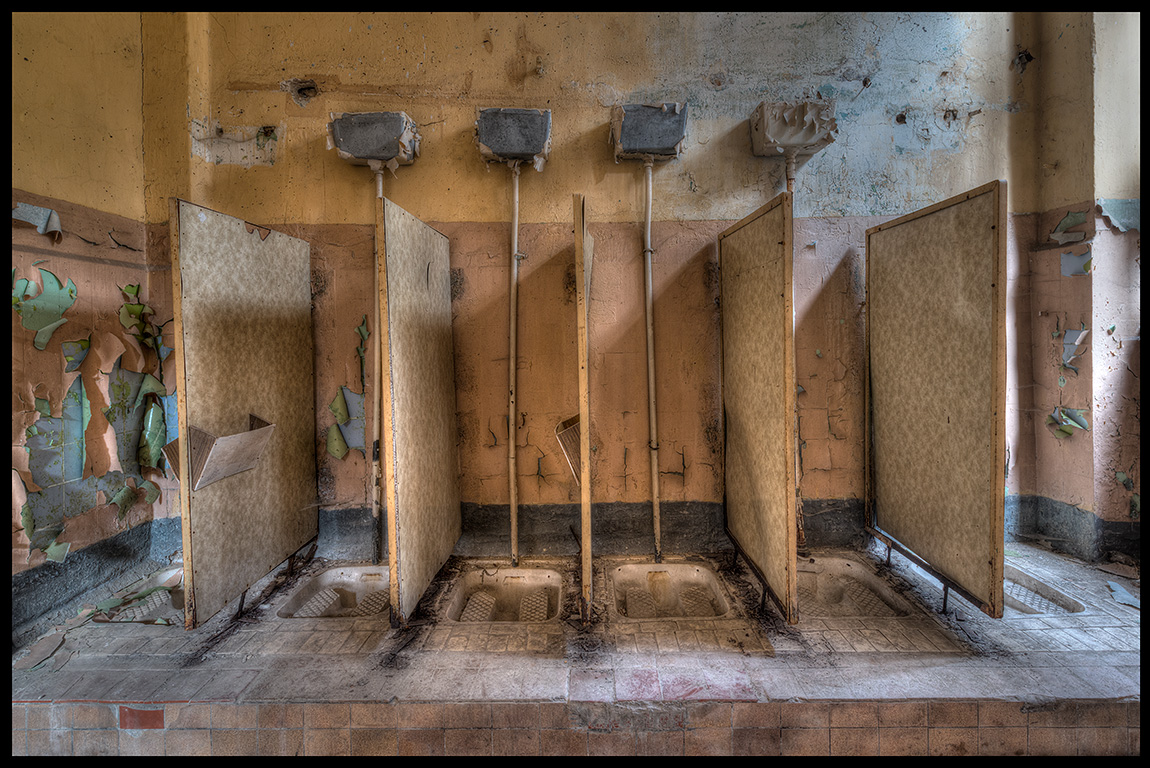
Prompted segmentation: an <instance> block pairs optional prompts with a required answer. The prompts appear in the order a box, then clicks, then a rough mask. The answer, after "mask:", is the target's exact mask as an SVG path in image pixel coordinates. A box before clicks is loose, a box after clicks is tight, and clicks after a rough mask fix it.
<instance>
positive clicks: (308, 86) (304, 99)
mask: <svg viewBox="0 0 1150 768" xmlns="http://www.w3.org/2000/svg"><path fill="white" fill-rule="evenodd" d="M280 90H282V91H287V92H288V93H289V94H291V100H292V101H294V102H295V103H296V104H298V105H299V106H301V107H305V106H307V103H308V102H309V101H311V100H312V99H314V98H315V97H316V96H319V86H318V85H317V84H316V82H315V80H311V79H301V78H298V77H293V78H290V79H288V80H284V81H283V82H281V83H280Z"/></svg>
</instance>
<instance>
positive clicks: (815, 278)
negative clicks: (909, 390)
mask: <svg viewBox="0 0 1150 768" xmlns="http://www.w3.org/2000/svg"><path fill="white" fill-rule="evenodd" d="M887 218H889V217H886V218H883V217H869V218H842V219H798V220H797V221H796V222H795V233H794V259H795V261H794V281H795V287H794V306H795V376H796V378H797V380H798V385H799V386H800V387H802V391H801V392H800V393H799V395H798V397H797V400H796V402H797V404H798V411H799V457H800V465H799V470H800V471H799V489H800V493H801V495H802V497H803V498H809V499H842V498H852V499H859V498H862V497H863V494H864V492H865V486H864V477H863V462H864V460H865V459H864V450H863V422H864V418H863V414H864V410H863V409H864V404H865V387H864V380H863V377H864V375H865V360H864V354H865V344H864V334H865V326H864V320H865V304H866V296H865V292H866V264H865V258H864V255H865V252H866V230H867V228H869V227H872V226H875V225H877V224H879V223H881V222H883V221H886V220H887Z"/></svg>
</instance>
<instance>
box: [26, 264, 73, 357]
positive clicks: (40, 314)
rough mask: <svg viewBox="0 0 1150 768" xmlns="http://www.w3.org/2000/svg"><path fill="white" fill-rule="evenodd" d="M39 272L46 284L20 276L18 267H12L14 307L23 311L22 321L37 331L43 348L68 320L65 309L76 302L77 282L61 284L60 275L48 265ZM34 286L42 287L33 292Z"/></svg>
mask: <svg viewBox="0 0 1150 768" xmlns="http://www.w3.org/2000/svg"><path fill="white" fill-rule="evenodd" d="M39 272H40V281H41V283H42V284H43V287H41V286H37V285H36V284H35V283H33V282H32V281H31V280H28V279H26V278H21V279H20V280H17V279H16V270H15V269H13V270H12V308H13V309H15V310H16V314H18V315H20V318H21V324H22V325H23V326H24V327H25V328H27V329H28V330H30V331H35V332H36V338H35V340H34V341H33V344H34V346H35V347H36V349H44V348H45V347H47V346H48V339H50V338H51V336H52V333H53V332H54V331H55V330H56V329H57V328H59V327H60V326H61V325H63V324H64V323H66V322H68V320H67V319H66V318H65V317H64V313H65V312H66V311H67V310H68V309H70V308H71V307H72V305H73V304H75V303H76V285H75V283H73V282H72V281H71V280H68V283H67V285H62V284H61V283H60V278H58V277H56V276H55V275H54V274H52V273H51V272H49V271H48V270H46V269H40V270H39ZM35 288H39V289H40V290H39V291H37V292H36V293H32V291H33V289H35Z"/></svg>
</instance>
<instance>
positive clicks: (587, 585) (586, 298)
mask: <svg viewBox="0 0 1150 768" xmlns="http://www.w3.org/2000/svg"><path fill="white" fill-rule="evenodd" d="M574 218H575V298H576V301H575V303H576V314H575V326H576V331H577V335H578V347H579V505H580V528H581V532H580V545H579V552H580V556H581V560H582V563H581V565H582V569H581V576H580V581H581V585H582V592H581V595H580V600H581V603H580V614H581V616H582V618H583V620H584V621H587V620H588V619H590V617H591V397H590V381H589V378H590V377H589V363H588V346H587V334H588V329H587V310H588V306H589V305H590V302H591V266H592V258H593V256H594V253H595V240H594V238H592V237H591V235H590V234H588V233H587V219H586V208H585V202H584V199H583V195H575V196H574Z"/></svg>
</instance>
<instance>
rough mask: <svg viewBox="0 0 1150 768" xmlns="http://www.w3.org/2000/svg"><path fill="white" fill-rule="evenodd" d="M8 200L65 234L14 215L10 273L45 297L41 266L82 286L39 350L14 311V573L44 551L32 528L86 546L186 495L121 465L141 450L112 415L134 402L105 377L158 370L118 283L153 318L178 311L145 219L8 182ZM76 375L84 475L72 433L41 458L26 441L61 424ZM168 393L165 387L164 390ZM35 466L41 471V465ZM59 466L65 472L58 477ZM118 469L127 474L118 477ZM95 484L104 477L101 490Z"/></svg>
mask: <svg viewBox="0 0 1150 768" xmlns="http://www.w3.org/2000/svg"><path fill="white" fill-rule="evenodd" d="M12 201H13V205H14V206H15V205H16V204H17V203H24V204H28V205H34V206H37V207H40V208H45V209H48V210H53V211H55V212H56V215H57V217H58V219H59V222H60V232H59V233H58V235H53V234H51V233H49V234H41V233H40V232H38V231H37V230H36V228H34V227H33V226H32V225H30V224H27V223H25V222H23V221H18V220H17V219H15V218H14V219H13V222H12V268H13V279H14V281H16V280H23V279H29V280H32V281H33V283H35V287H34V288H30V290H29V291H28V292H27V293H28V294H29V295H31V294H36V293H39V292H40V290H41V289H42V288H43V285H42V283H43V281H44V279H46V278H45V275H44V274H43V273H41V272H40V270H46V271H47V272H48V273H49V274H50V275H52V276H54V278H56V279H58V280H59V282H60V283H61V284H62V285H63V286H67V285H68V284H69V282H70V283H71V284H72V285H73V286H74V287H75V302H74V303H72V304H71V305H70V306H68V307H67V309H65V310H64V312H63V314H62V317H63V318H64V319H65V320H66V322H65V323H64V324H63V325H61V326H59V327H58V328H57V329H56V330H55V331H53V332H52V334H51V336H50V337H48V339H47V341H46V343H44V344H43V349H40V348H37V345H36V344H35V333H34V331H32V330H29V329H28V328H26V327H24V325H23V317H24V314H23V313H27V312H28V311H29V310H28V308H27V307H25V308H24V309H23V312H22V314H19V315H18V314H17V313H16V312H15V311H13V314H12V380H11V382H12V468H13V505H12V572H13V573H16V572H18V571H21V570H24V569H26V568H31V567H34V566H36V565H39V564H40V563H42V562H44V560H45V557H46V555H45V552H44V550H43V548H42V547H30V541H31V540H30V535H29V534H30V533H31V534H32V535H36V534H35V529H36V527H39V528H40V529H41V531H47V530H50V529H52V528H54V527H60V528H62V530H61V531H60V533H59V535H58V536H56V538H55V541H56V542H57V543H59V544H67V545H69V547H70V550H75V549H79V548H81V547H84V546H86V545H88V544H91V543H93V542H95V541H100V540H102V539H106V538H108V537H110V536H113V535H115V534H116V533H118V532H120V531H122V530H126V529H127V528H130V527H133V526H135V525H138V524H139V523H141V522H145V521H147V520H151V519H154V518H162V517H170V516H176V515H178V514H179V507H178V504H177V502H176V500H177V498H178V493H179V491H178V485H177V484H176V483H175V481H174V479H173V478H169V477H166V476H165V475H164V473H163V472H162V471H160V470H157V469H152V468H136V467H134V466H130V465H125V463H124V462H122V461H121V456H124V455H132V454H134V452H135V446H134V444H133V445H132V446H131V447H130V448H129V449H128V451H127V454H125V452H124V450H123V448H122V447H121V446H120V445H119V443H120V442H122V439H123V438H124V437H125V436H124V435H123V434H121V433H118V432H117V427H116V426H115V423H119V421H118V419H117V414H121V415H123V414H125V413H126V411H127V410H131V409H132V406H133V403H127V402H125V401H124V385H123V384H117V383H116V382H114V381H113V380H112V377H111V376H110V373H111V372H112V371H113V367H114V366H117V365H118V367H119V368H122V369H123V370H124V371H130V372H132V373H133V374H134V377H139V376H140V375H141V374H144V373H149V374H153V375H157V374H158V370H157V365H156V355H155V353H154V352H152V351H151V350H148V349H145V348H144V347H143V346H142V345H141V344H140V342H139V341H138V340H137V339H136V338H135V337H134V336H133V335H132V334H131V333H130V332H129V331H128V330H127V329H126V328H125V327H124V325H123V324H122V323H121V319H120V318H121V314H120V311H121V307H122V306H123V305H124V304H125V303H130V302H131V301H132V300H130V299H128V298H127V297H126V296H125V295H124V294H123V293H122V291H121V289H122V288H123V287H125V286H129V285H138V286H139V294H138V297H137V298H138V299H139V301H141V302H143V303H145V304H147V305H148V306H149V307H151V308H152V309H153V310H154V315H153V319H154V321H155V323H156V324H163V323H167V322H168V321H169V320H170V319H171V317H172V308H171V298H170V297H171V285H170V283H171V271H170V269H169V268H168V267H167V265H166V263H160V264H157V263H153V262H152V261H150V260H149V259H148V258H147V257H146V248H147V242H148V240H149V237H148V235H147V233H146V230H145V227H144V225H142V224H140V223H136V222H132V221H130V220H128V219H125V218H123V217H120V216H116V215H114V214H107V213H103V212H100V211H95V210H92V209H90V208H86V207H84V206H80V205H75V204H71V203H68V202H65V201H60V200H55V199H51V198H44V197H41V196H38V195H32V194H30V193H26V192H22V191H19V190H13V193H12ZM49 279H50V278H49ZM14 287H15V286H14ZM28 303H31V302H28ZM164 333H165V334H166V335H165V341H166V343H167V345H168V346H171V336H170V333H171V325H170V324H169V325H166V326H164ZM81 340H87V341H88V343H89V345H90V346H89V349H88V352H87V356H86V357H85V358H84V359H83V362H82V363H81V364H80V365H79V366H78V367H76V368H75V369H74V370H72V371H67V370H66V368H68V367H70V366H69V363H68V361H67V360H66V358H65V355H67V354H69V353H70V352H71V351H72V350H71V348H70V347H69V348H65V345H66V344H70V343H71V342H79V341H81ZM174 364H175V360H174V358H173V357H171V356H169V357H168V358H167V359H166V360H165V362H164V367H165V369H166V370H174ZM77 380H79V381H80V382H81V383H82V386H83V390H84V394H85V396H86V398H87V400H88V401H89V410H90V421H89V423H88V425H87V429H86V430H85V431H84V432H82V433H81V434H82V441H81V442H82V443H83V453H82V456H83V466H82V471H80V469H78V468H77V467H74V466H73V467H72V468H70V469H69V468H67V467H66V466H65V465H67V464H68V462H69V457H71V458H72V459H74V458H75V457H76V456H78V455H81V454H80V453H79V451H78V448H77V446H76V445H75V444H72V445H67V443H70V442H73V441H66V444H65V445H64V446H61V445H60V444H59V443H58V442H56V440H55V438H53V439H52V440H50V441H49V443H48V444H44V443H43V442H41V441H36V440H32V443H33V444H34V445H36V446H37V448H36V452H37V453H38V454H39V455H33V453H32V452H30V446H29V441H30V429H32V430H38V428H37V424H39V425H40V427H44V426H45V425H46V424H49V423H50V422H49V420H52V422H53V423H54V424H55V425H59V424H60V423H61V420H64V417H65V414H64V405H65V396H66V393H67V392H68V389H69V387H71V386H72V385H73V384H74V383H76V381H77ZM167 380H168V381H172V380H174V377H168V379H167ZM172 391H174V390H172V389H171V385H170V384H169V385H168V391H167V393H166V394H171V393H172ZM37 400H39V401H41V402H42V403H45V404H46V409H47V413H44V412H42V411H40V410H37ZM42 407H43V406H42ZM105 411H108V415H105ZM42 419H43V421H41V420H42ZM68 429H69V427H68V424H67V420H64V421H63V432H60V434H65V435H67V434H69V433H68ZM72 434H76V433H72ZM137 437H138V435H137ZM33 467H44V468H45V470H43V471H41V470H39V469H37V471H35V472H34V471H33V469H32V468H33ZM57 468H61V469H63V472H64V473H65V474H63V475H60V474H58V473H57V471H56V469H57ZM137 470H138V471H137ZM121 472H122V473H123V474H122V477H121V475H119V474H116V473H121ZM37 476H39V479H37ZM105 480H106V481H107V482H103V481H105ZM145 481H150V482H152V483H154V484H155V485H156V487H157V488H158V489H159V497H158V498H156V499H155V501H153V502H152V503H147V502H146V500H145V492H144V490H143V485H144V482H145ZM96 485H101V488H100V490H99V492H98V493H97V491H96ZM125 486H127V487H129V488H134V489H138V490H131V491H129V494H130V496H126V497H124V504H123V505H118V504H114V503H112V500H113V496H114V494H115V493H116V492H118V491H119V490H121V489H123V488H124V487H125ZM26 502H29V503H30V504H31V506H30V507H29V509H32V508H34V509H35V510H36V514H35V517H36V518H37V521H36V524H35V525H33V528H32V530H31V531H29V530H28V527H27V525H28V523H29V521H28V520H27V518H24V517H22V514H21V513H22V510H23V508H24V504H25V503H26ZM42 536H43V533H41V534H40V537H42ZM38 539H39V537H38ZM41 543H43V542H41Z"/></svg>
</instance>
